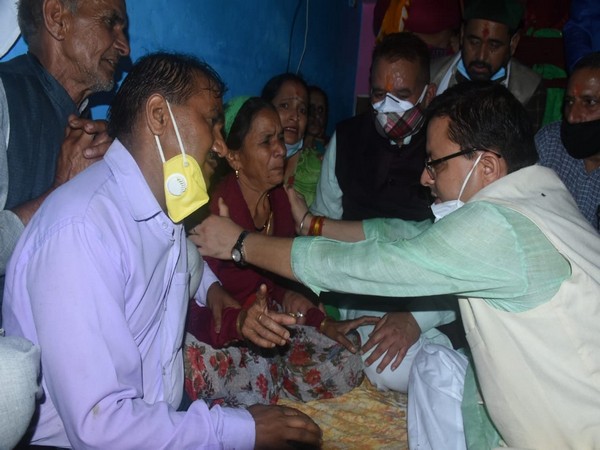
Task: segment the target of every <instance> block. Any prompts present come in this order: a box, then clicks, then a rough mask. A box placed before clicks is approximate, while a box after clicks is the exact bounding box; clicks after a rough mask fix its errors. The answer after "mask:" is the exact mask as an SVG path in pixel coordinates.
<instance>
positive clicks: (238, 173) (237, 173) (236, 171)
mask: <svg viewBox="0 0 600 450" xmlns="http://www.w3.org/2000/svg"><path fill="white" fill-rule="evenodd" d="M235 177H236V178H240V171H239V170H238V169H235Z"/></svg>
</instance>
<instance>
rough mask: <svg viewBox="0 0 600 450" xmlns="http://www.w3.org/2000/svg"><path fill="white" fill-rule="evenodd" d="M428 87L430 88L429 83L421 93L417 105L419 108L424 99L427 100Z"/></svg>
mask: <svg viewBox="0 0 600 450" xmlns="http://www.w3.org/2000/svg"><path fill="white" fill-rule="evenodd" d="M428 87H429V83H427V84H426V85H425V87H424V88H423V92H421V96H420V97H419V99H418V100H417V102H416V103H415V106H417V105H418V104H419V103H421V102H422V101H423V99H424V98H425V93H426V92H427V88H428Z"/></svg>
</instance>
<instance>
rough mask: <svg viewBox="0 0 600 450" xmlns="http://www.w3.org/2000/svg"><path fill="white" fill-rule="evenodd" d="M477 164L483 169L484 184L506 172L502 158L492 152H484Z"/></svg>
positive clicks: (491, 181)
mask: <svg viewBox="0 0 600 450" xmlns="http://www.w3.org/2000/svg"><path fill="white" fill-rule="evenodd" d="M479 164H480V165H481V168H482V169H483V174H482V178H483V181H484V185H485V186H487V185H488V184H491V183H493V182H494V181H496V180H498V179H500V178H502V177H503V176H505V175H506V174H507V171H506V164H505V161H504V159H503V158H501V157H498V156H497V155H496V154H494V153H492V152H484V153H483V156H482V157H481V160H480V161H479Z"/></svg>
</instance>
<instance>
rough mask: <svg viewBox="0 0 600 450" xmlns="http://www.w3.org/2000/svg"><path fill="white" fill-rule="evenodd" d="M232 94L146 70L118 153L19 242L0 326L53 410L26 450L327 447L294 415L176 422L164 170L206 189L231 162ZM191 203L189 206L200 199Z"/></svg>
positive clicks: (113, 117)
mask: <svg viewBox="0 0 600 450" xmlns="http://www.w3.org/2000/svg"><path fill="white" fill-rule="evenodd" d="M224 90H225V87H224V84H223V82H222V81H221V79H220V78H219V76H218V74H216V73H215V72H214V71H213V70H212V68H211V67H210V66H208V65H206V64H205V63H201V62H199V61H198V60H196V59H193V58H191V57H187V56H182V55H173V54H166V53H157V54H153V55H149V56H146V57H144V58H142V59H141V60H140V61H139V62H138V63H137V64H136V65H135V66H134V68H133V70H132V71H131V72H130V73H129V75H128V77H127V79H126V80H125V82H124V83H123V86H122V87H121V89H120V90H119V92H118V93H117V96H116V97H115V100H114V103H113V106H112V108H111V111H110V115H109V118H110V126H109V132H110V134H111V136H112V137H114V138H115V141H114V143H113V144H112V145H111V147H110V148H109V150H108V152H107V153H106V155H105V158H104V160H102V161H99V162H98V163H96V164H94V165H93V166H91V167H90V168H89V169H87V170H86V171H84V172H82V173H81V174H80V175H79V176H77V177H75V178H74V179H73V180H71V181H70V182H68V183H66V184H65V185H64V186H62V187H60V188H58V189H57V190H56V191H55V192H54V193H52V194H51V195H50V196H49V197H48V199H47V200H46V201H45V202H44V204H43V205H42V207H41V208H40V209H39V211H38V212H37V213H36V215H35V216H34V217H33V219H32V221H31V222H30V223H29V225H28V226H27V228H26V229H25V232H24V233H23V235H22V237H21V239H20V240H19V243H18V244H17V247H16V249H15V252H14V254H13V258H12V259H11V261H10V263H9V267H8V270H7V278H6V288H5V302H4V306H3V308H4V309H3V313H4V319H5V328H6V331H7V334H11V335H18V336H22V337H25V338H27V339H29V340H30V341H32V342H33V343H34V344H36V345H39V346H40V348H41V352H42V387H43V389H44V393H45V397H44V399H43V400H42V402H41V404H40V410H39V413H40V414H39V420H38V422H37V425H36V428H35V431H34V434H33V438H32V440H31V443H33V444H36V445H51V446H59V447H73V448H97V449H108V448H118V449H142V448H173V449H180V448H215V449H216V448H219V449H220V448H236V449H244V448H290V447H291V446H292V445H293V442H299V443H302V444H308V445H314V446H318V445H319V444H320V441H321V431H320V429H319V427H318V426H317V425H316V424H315V423H314V422H313V421H312V420H311V419H310V418H309V417H308V416H306V415H304V414H303V413H301V412H300V411H297V410H295V409H293V408H285V407H279V406H262V405H254V406H251V407H250V408H248V409H247V410H245V409H232V408H221V407H219V406H215V407H213V408H211V409H209V408H208V407H207V405H206V404H205V403H204V402H202V401H196V402H193V403H192V404H191V406H190V407H189V409H188V410H187V411H186V412H182V411H177V407H178V405H179V404H180V402H181V399H182V392H183V364H182V338H183V326H184V320H185V312H186V309H187V304H188V299H189V298H190V292H189V281H190V273H189V269H188V260H187V254H186V239H185V231H184V228H183V225H182V223H181V219H180V218H179V219H177V220H178V221H177V223H175V221H174V220H172V219H171V218H170V217H180V216H181V214H178V213H180V212H181V211H182V210H181V209H180V208H178V207H177V205H176V204H175V203H173V202H171V200H172V198H171V197H169V195H168V192H166V190H165V188H166V186H165V179H166V178H167V177H165V173H164V172H167V170H164V167H163V161H162V159H161V153H163V151H164V159H165V160H166V161H167V162H169V161H170V160H171V159H173V158H177V157H178V155H180V154H182V153H184V152H185V153H184V154H185V155H186V157H187V158H188V160H189V161H190V162H191V163H193V162H194V160H195V161H197V162H198V164H199V165H200V168H201V169H200V171H201V172H202V173H201V174H200V173H198V176H199V177H200V176H202V177H203V178H204V179H208V178H209V176H210V171H211V169H210V166H209V164H207V162H206V160H207V155H208V152H209V151H210V150H220V151H221V152H222V151H224V150H226V149H225V143H224V142H223V138H222V135H221V127H222V122H223V120H222V117H223V109H222V108H223V106H222V95H223V92H224ZM178 130H179V131H181V135H180V134H179V131H178ZM192 165H193V164H192ZM167 173H168V172H167ZM193 185H194V183H193V182H190V183H189V185H188V189H190V190H192V191H194V186H193ZM167 190H168V187H167ZM185 190H186V189H184V193H185ZM194 192H195V193H194V196H193V197H194V198H192V203H193V202H194V201H195V196H196V194H197V195H198V196H200V197H201V196H202V195H203V194H204V195H205V191H203V190H202V189H200V190H197V191H194ZM182 195H183V194H182ZM184 209H185V208H184ZM189 212H191V211H187V212H186V214H187V213H189Z"/></svg>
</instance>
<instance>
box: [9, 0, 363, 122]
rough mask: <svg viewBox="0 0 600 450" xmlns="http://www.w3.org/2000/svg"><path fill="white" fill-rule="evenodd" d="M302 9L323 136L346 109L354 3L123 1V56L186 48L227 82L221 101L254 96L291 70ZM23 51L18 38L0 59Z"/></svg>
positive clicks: (100, 113) (356, 17)
mask: <svg viewBox="0 0 600 450" xmlns="http://www.w3.org/2000/svg"><path fill="white" fill-rule="evenodd" d="M355 3H357V4H356V5H355ZM307 7H308V37H307V41H306V51H305V53H304V56H303V58H302V62H301V67H300V73H301V74H302V75H303V76H304V77H305V78H306V80H307V82H308V83H309V84H318V85H320V86H321V87H323V88H324V89H325V91H326V92H327V93H328V95H329V102H330V115H329V127H328V128H329V132H330V133H331V132H332V130H333V127H334V126H335V123H336V122H338V121H340V120H342V119H345V118H347V117H350V116H351V115H352V114H353V110H354V83H355V77H356V67H357V58H358V44H359V37H360V36H359V34H360V16H361V2H360V1H359V2H356V1H355V0H354V1H353V0H129V1H128V2H127V11H128V15H129V22H130V25H129V36H130V41H131V59H132V60H133V61H135V60H136V59H137V58H139V57H140V56H142V55H144V54H146V53H148V52H151V51H156V50H170V51H179V52H186V53H193V54H195V55H197V56H199V57H201V58H202V59H204V60H205V61H206V62H208V63H209V64H210V65H212V66H213V67H214V68H215V69H216V70H217V72H219V74H220V75H221V76H222V78H223V79H224V80H225V82H226V83H227V85H228V86H229V91H228V92H227V94H226V95H225V100H227V99H229V98H231V97H232V96H235V95H240V94H248V95H259V94H260V91H261V89H262V86H263V85H264V83H265V82H266V81H267V80H268V79H269V78H270V77H271V76H273V75H276V74H279V73H281V72H285V71H287V70H288V59H289V71H291V72H296V70H297V68H298V65H299V64H300V60H301V57H302V50H303V48H304V36H305V25H306V22H307V20H306V19H307V14H306V12H307ZM294 16H295V21H294ZM292 28H293V33H291V32H292ZM290 34H291V39H290ZM290 41H291V46H290ZM25 49H26V47H25V45H24V43H23V42H22V40H19V41H18V42H17V44H16V45H15V47H14V48H13V49H11V51H10V52H9V53H8V54H7V55H6V56H5V57H4V58H3V59H8V58H11V57H12V56H15V55H16V54H20V53H23V52H24V51H25ZM95 101H96V102H101V103H106V102H107V99H106V98H105V97H103V98H101V99H95ZM106 110H107V107H106V106H104V105H99V106H95V107H94V108H93V115H94V117H95V118H103V117H105V115H106Z"/></svg>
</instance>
